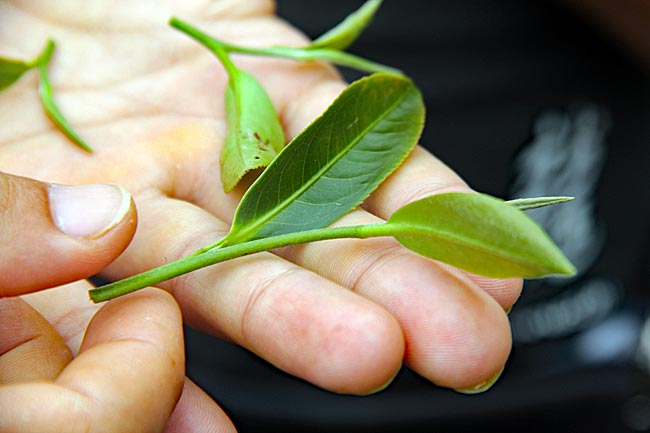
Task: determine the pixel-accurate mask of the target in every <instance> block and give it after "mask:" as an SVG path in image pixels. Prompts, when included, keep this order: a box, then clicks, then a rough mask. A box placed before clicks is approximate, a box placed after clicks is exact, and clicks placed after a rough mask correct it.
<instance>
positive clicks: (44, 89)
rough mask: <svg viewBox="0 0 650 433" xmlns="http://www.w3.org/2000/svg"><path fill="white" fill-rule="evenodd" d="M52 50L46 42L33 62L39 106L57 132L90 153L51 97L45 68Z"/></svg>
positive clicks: (51, 44)
mask: <svg viewBox="0 0 650 433" xmlns="http://www.w3.org/2000/svg"><path fill="white" fill-rule="evenodd" d="M54 48H55V45H54V41H53V40H51V39H50V40H48V41H47V44H46V45H45V48H44V50H43V52H42V53H41V55H40V56H39V57H38V58H37V59H36V60H35V61H34V64H35V65H36V66H37V67H38V73H39V79H40V80H39V83H38V96H39V97H40V98H41V104H42V105H43V108H44V109H45V113H47V115H48V117H49V118H50V120H52V122H54V124H55V125H56V126H57V127H58V128H59V130H60V131H61V132H62V133H63V134H64V135H65V136H66V137H68V138H69V139H70V140H71V141H72V142H73V143H75V144H76V145H77V146H79V147H80V148H82V149H83V150H85V151H86V152H89V153H92V151H93V150H92V148H91V147H90V146H89V145H88V144H87V143H86V142H85V141H84V140H83V139H82V138H81V137H80V136H79V134H77V132H76V131H75V130H74V128H73V127H72V125H70V123H69V122H68V121H67V120H66V118H65V117H64V116H63V113H61V110H59V107H58V105H57V104H56V102H55V101H54V97H53V96H52V86H51V84H50V80H49V77H48V73H47V67H48V64H49V62H50V58H51V57H52V53H53V52H54Z"/></svg>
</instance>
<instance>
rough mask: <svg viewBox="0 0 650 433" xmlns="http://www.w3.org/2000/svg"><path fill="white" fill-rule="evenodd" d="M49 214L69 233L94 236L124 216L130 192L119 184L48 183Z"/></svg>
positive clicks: (115, 223)
mask: <svg viewBox="0 0 650 433" xmlns="http://www.w3.org/2000/svg"><path fill="white" fill-rule="evenodd" d="M48 197H49V201H50V215H51V216H52V221H53V222H54V225H56V226H57V228H58V229H59V230H61V231H62V232H63V233H65V234H67V235H68V236H74V237H78V238H86V239H95V238H98V237H100V236H102V235H103V234H104V233H106V232H107V231H109V230H110V229H112V228H113V227H115V226H116V225H118V224H119V223H120V221H122V220H123V219H124V217H125V216H126V214H127V213H128V211H129V208H130V207H131V195H130V194H129V193H128V192H127V191H126V190H125V189H124V188H122V187H121V186H118V185H106V184H90V185H58V184H50V185H48Z"/></svg>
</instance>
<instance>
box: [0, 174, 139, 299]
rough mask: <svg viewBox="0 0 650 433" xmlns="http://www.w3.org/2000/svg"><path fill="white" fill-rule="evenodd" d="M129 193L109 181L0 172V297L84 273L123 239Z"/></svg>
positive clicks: (130, 219) (129, 217)
mask: <svg viewBox="0 0 650 433" xmlns="http://www.w3.org/2000/svg"><path fill="white" fill-rule="evenodd" d="M136 220H137V218H136V212H135V206H134V205H133V201H132V200H131V196H130V194H129V193H128V192H126V190H124V189H123V188H121V187H119V186H115V185H104V184H92V185H76V186H67V185H58V184H47V183H43V182H39V181H36V180H32V179H28V178H24V177H19V176H12V175H8V174H4V173H1V172H0V297H3V296H15V295H20V294H23V293H28V292H32V291H35V290H39V289H44V288H49V287H54V286H58V285H61V284H65V283H68V282H71V281H75V280H79V279H82V278H86V277H89V276H91V275H93V274H95V273H97V272H99V271H100V270H101V269H102V268H104V267H105V266H107V265H108V264H109V263H110V262H111V261H113V260H114V259H115V258H116V257H117V256H118V255H119V254H120V253H121V252H122V251H123V250H124V249H125V248H126V246H127V245H128V244H129V242H130V240H131V238H132V237H133V233H134V232H135V227H136Z"/></svg>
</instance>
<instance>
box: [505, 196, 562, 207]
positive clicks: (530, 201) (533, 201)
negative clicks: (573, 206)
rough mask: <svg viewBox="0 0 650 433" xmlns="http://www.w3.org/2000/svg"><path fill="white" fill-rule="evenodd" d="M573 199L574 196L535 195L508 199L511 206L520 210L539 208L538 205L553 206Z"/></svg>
mask: <svg viewBox="0 0 650 433" xmlns="http://www.w3.org/2000/svg"><path fill="white" fill-rule="evenodd" d="M571 200H573V197H564V196H560V197H534V198H517V199H514V200H508V201H507V202H506V203H508V204H509V205H510V206H514V207H516V208H517V209H519V210H531V209H537V208H538V207H544V206H551V205H554V204H560V203H565V202H567V201H571Z"/></svg>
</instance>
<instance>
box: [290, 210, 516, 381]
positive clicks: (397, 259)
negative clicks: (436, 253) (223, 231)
mask: <svg viewBox="0 0 650 433" xmlns="http://www.w3.org/2000/svg"><path fill="white" fill-rule="evenodd" d="M375 222H377V219H376V217H372V216H370V215H369V214H367V213H366V212H364V211H356V212H353V213H352V214H349V215H347V216H346V217H344V218H343V219H342V220H341V221H339V222H338V223H337V224H336V225H350V224H367V223H375ZM279 253H280V254H281V255H282V256H284V257H286V258H288V259H289V260H292V261H293V262H295V263H297V264H299V265H302V266H305V267H307V268H309V269H313V270H314V271H316V272H318V273H319V274H321V275H323V276H325V277H327V278H329V279H331V280H333V281H335V282H337V283H339V284H340V285H342V286H344V287H348V288H350V289H351V290H353V291H355V292H356V293H358V294H360V295H362V296H364V297H366V298H368V299H370V300H372V301H374V302H376V303H377V304H379V305H382V306H384V308H386V309H387V310H388V311H390V312H391V313H392V314H393V315H394V317H395V318H396V319H397V321H398V322H399V323H400V325H401V329H402V331H403V333H404V337H405V339H406V341H407V345H406V352H405V361H406V363H407V365H408V366H409V367H411V368H412V369H413V370H415V371H416V372H417V373H419V374H420V375H422V376H424V377H426V378H427V379H429V380H431V381H432V382H434V383H436V384H438V385H441V386H446V387H451V388H466V387H471V386H474V385H476V384H478V383H481V382H484V381H485V380H488V379H489V378H490V377H492V376H494V375H495V374H497V373H498V372H499V371H500V370H501V369H502V368H503V365H504V363H505V361H506V359H507V356H508V354H509V352H510V345H511V338H510V327H509V324H508V321H507V318H506V315H505V313H504V311H503V309H502V308H501V307H500V306H499V304H498V303H497V302H495V301H494V299H492V298H491V297H490V296H489V295H488V294H487V293H485V292H484V291H483V290H481V289H480V288H479V287H478V286H477V285H476V284H475V283H473V282H472V281H471V280H470V279H469V278H467V277H466V276H465V275H464V274H463V273H461V272H460V271H458V270H456V269H454V268H451V267H448V266H441V265H440V264H439V263H437V262H434V261H432V260H429V259H427V258H424V257H421V256H418V255H416V254H414V253H411V252H410V251H407V250H405V249H404V248H402V247H401V246H400V245H399V244H397V242H396V241H394V240H393V239H390V238H378V239H370V240H358V239H346V240H337V241H327V242H318V243H312V244H305V245H300V246H298V247H291V248H286V249H284V250H282V251H280V252H279ZM323 257H327V260H323Z"/></svg>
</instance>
